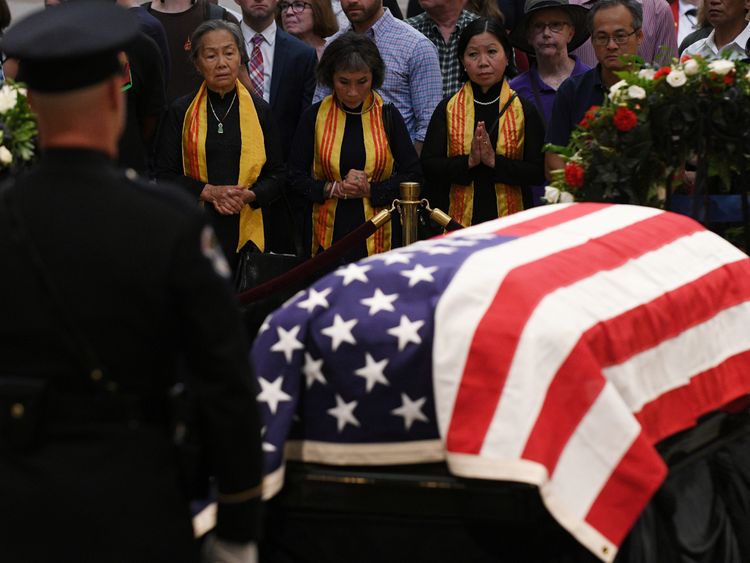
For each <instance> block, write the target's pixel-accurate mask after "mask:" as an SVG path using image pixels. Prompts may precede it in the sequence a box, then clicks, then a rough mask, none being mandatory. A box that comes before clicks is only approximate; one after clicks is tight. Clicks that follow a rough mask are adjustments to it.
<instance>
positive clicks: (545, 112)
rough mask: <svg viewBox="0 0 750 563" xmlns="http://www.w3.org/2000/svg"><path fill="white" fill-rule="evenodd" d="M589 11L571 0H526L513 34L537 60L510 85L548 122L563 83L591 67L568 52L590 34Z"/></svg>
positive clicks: (512, 36)
mask: <svg viewBox="0 0 750 563" xmlns="http://www.w3.org/2000/svg"><path fill="white" fill-rule="evenodd" d="M586 12H587V10H586V9H585V8H583V7H581V6H578V5H574V4H570V3H569V2H568V0H527V1H526V5H525V7H524V15H523V18H522V19H521V21H520V23H519V24H518V26H516V28H515V29H514V30H513V33H511V36H510V37H511V41H512V42H513V45H514V46H515V47H516V48H518V49H521V50H523V51H525V52H526V53H529V54H530V55H532V56H533V57H534V58H535V62H534V63H532V65H531V67H530V68H529V70H528V71H526V72H524V73H523V74H520V75H518V76H517V77H516V78H514V79H513V80H512V81H511V83H510V86H511V88H513V89H514V90H515V91H516V92H517V93H518V95H519V96H521V97H522V98H526V99H527V100H529V101H530V102H532V103H534V105H536V107H537V109H538V110H539V113H540V114H541V115H542V117H543V118H544V121H545V123H547V122H549V120H550V117H551V113H552V104H553V102H554V100H555V93H556V92H557V89H558V88H559V87H560V85H561V84H562V83H563V82H564V81H565V80H566V79H567V78H568V77H570V76H576V75H578V74H583V73H584V72H586V71H587V70H589V67H588V66H586V65H584V64H583V63H581V62H580V61H578V60H576V58H575V57H574V56H572V55H570V54H569V51H572V50H573V49H575V48H577V47H578V46H580V45H581V44H583V43H584V42H585V41H586V39H587V38H588V36H589V33H588V29H587V27H586Z"/></svg>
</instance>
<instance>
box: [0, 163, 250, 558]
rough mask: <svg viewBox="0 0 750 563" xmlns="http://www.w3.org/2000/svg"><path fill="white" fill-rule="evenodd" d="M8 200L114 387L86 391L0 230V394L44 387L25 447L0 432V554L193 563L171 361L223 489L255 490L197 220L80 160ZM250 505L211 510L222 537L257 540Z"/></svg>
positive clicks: (229, 333)
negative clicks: (17, 383)
mask: <svg viewBox="0 0 750 563" xmlns="http://www.w3.org/2000/svg"><path fill="white" fill-rule="evenodd" d="M11 197H12V201H13V202H14V204H15V207H16V208H17V209H18V210H19V212H20V214H21V215H22V216H23V217H25V223H26V226H27V230H28V231H29V232H30V236H31V238H32V239H33V240H34V241H35V242H36V246H37V247H38V248H39V253H40V254H41V255H42V257H43V260H44V262H45V264H46V268H47V270H48V271H49V274H50V277H51V278H52V279H53V280H54V283H55V285H56V286H57V289H58V292H59V293H60V295H61V300H62V301H63V302H64V303H65V304H66V308H67V309H68V312H69V314H70V316H71V317H72V318H73V321H74V324H75V325H76V326H77V327H78V329H79V331H80V332H82V333H83V334H84V335H85V338H86V339H87V340H88V341H89V342H90V344H91V346H92V347H93V348H94V350H95V351H96V353H97V355H98V357H99V358H100V360H101V362H102V364H103V365H104V371H105V375H106V377H107V379H108V380H109V381H110V382H111V383H113V384H114V385H115V386H116V390H115V392H113V393H104V391H102V390H100V389H98V388H96V387H94V386H93V385H92V383H91V380H90V377H89V373H88V372H87V371H85V370H83V369H82V368H81V365H80V362H79V361H78V357H79V354H77V353H76V352H75V351H74V350H75V348H74V347H73V345H70V344H68V342H67V340H66V338H65V336H64V335H65V334H69V333H70V331H68V330H67V328H66V325H65V323H64V322H63V321H62V319H61V315H60V314H59V313H58V310H57V309H56V308H55V307H54V306H53V305H52V304H51V302H50V299H49V297H48V293H47V292H46V291H45V290H44V289H43V287H44V286H43V285H42V284H41V283H40V282H39V281H38V278H37V275H36V273H35V271H34V270H33V269H32V267H31V265H30V261H29V257H28V252H26V251H25V249H19V248H18V247H17V246H16V245H14V244H13V242H12V236H11V233H10V230H9V227H8V221H7V220H6V219H5V218H3V219H2V220H0V261H2V264H3V266H4V270H3V271H4V274H3V275H2V276H0V393H3V392H5V391H7V389H6V387H4V386H3V385H2V384H4V383H5V382H7V381H8V380H7V378H8V377H9V376H26V377H39V378H43V379H44V380H47V381H49V383H50V385H51V389H50V394H49V395H48V396H47V403H46V404H45V407H46V408H45V412H46V415H47V419H46V421H45V422H46V425H45V427H44V431H43V432H42V434H41V437H40V445H39V446H38V447H37V448H36V449H32V450H28V451H11V450H10V449H9V448H8V446H7V442H5V441H4V438H3V436H2V433H0V498H2V510H0V545H1V546H2V559H3V560H4V561H122V562H125V561H144V562H157V561H158V562H162V561H196V560H197V554H196V553H195V549H194V546H193V543H194V542H193V537H192V536H193V534H192V526H191V519H190V512H189V506H188V501H187V499H186V498H185V496H184V494H183V491H182V487H181V484H180V479H179V475H178V466H177V463H176V455H175V449H174V446H173V444H172V440H171V437H170V435H169V432H168V419H169V418H170V414H169V410H168V407H167V392H168V389H169V388H170V387H171V386H172V385H173V384H174V383H175V381H176V380H177V379H178V375H179V374H181V373H182V371H181V368H180V366H183V367H186V368H187V370H188V371H189V374H190V379H189V380H188V381H189V385H190V388H191V390H192V393H193V396H194V398H195V400H196V404H197V408H198V412H199V413H200V414H199V416H200V421H201V428H202V430H203V431H204V433H205V436H206V439H207V442H208V443H209V444H210V451H209V453H210V461H211V465H212V467H213V469H214V471H215V474H216V476H217V479H218V483H219V488H220V490H222V492H224V493H239V492H241V491H245V490H247V489H251V488H253V487H255V486H257V485H258V483H259V481H260V434H259V432H260V427H259V422H258V415H257V407H256V403H255V397H254V391H253V390H252V380H251V378H252V372H251V368H250V366H249V365H248V362H247V347H246V344H245V340H244V338H243V332H242V326H241V321H240V319H239V316H238V313H237V311H236V305H235V301H234V296H233V295H232V291H231V288H230V287H229V284H228V283H227V281H226V280H225V279H223V278H221V277H220V276H219V275H217V272H216V269H215V267H213V266H212V264H214V265H215V264H216V261H215V253H214V254H212V253H211V249H210V248H209V247H207V246H206V236H205V233H206V229H207V225H206V222H205V217H204V216H203V214H202V213H200V212H199V211H198V209H196V207H195V205H194V203H193V202H192V201H190V200H189V199H188V198H186V197H185V196H184V195H183V194H182V193H180V191H179V190H178V189H176V188H170V187H166V186H159V187H157V186H153V185H152V184H148V183H146V182H145V181H142V180H138V179H135V180H134V179H130V178H129V177H127V176H126V174H125V173H124V172H123V171H122V170H120V169H118V168H116V167H115V165H114V163H113V162H112V161H111V160H110V159H109V158H108V157H107V156H106V155H104V154H103V153H99V152H95V151H89V150H79V149H55V150H50V151H48V152H47V153H45V154H43V155H42V157H41V159H40V161H39V162H38V164H37V165H36V166H35V167H34V168H33V169H32V170H31V171H29V172H28V173H26V174H24V175H23V176H22V177H20V178H18V179H17V180H16V181H15V186H13V188H12V191H11ZM212 256H213V257H214V260H213V261H212V259H211V257H212ZM3 400H7V397H5V398H4V399H3ZM126 405H127V408H124V407H125V406H126ZM258 505H259V502H258V499H257V498H256V499H254V500H250V501H248V502H244V503H239V504H232V505H220V508H219V511H220V512H221V513H222V516H220V517H219V533H220V534H221V535H223V536H224V537H226V538H227V539H232V538H233V539H234V540H236V541H250V540H252V539H254V538H255V537H256V534H257V519H258V517H259V516H258V509H259V506H258Z"/></svg>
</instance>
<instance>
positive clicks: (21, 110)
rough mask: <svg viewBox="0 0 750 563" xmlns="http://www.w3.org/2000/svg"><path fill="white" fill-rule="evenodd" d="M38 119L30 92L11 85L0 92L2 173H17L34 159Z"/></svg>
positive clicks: (2, 88)
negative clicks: (22, 166)
mask: <svg viewBox="0 0 750 563" xmlns="http://www.w3.org/2000/svg"><path fill="white" fill-rule="evenodd" d="M36 135H37V126H36V118H35V117H34V114H33V113H32V112H31V109H30V108H29V103H28V100H27V99H26V89H25V88H23V87H22V86H21V85H20V84H16V83H14V82H10V81H7V82H5V83H4V84H3V85H2V87H1V88H0V170H4V169H15V168H17V167H18V166H19V165H21V164H23V163H26V162H29V161H31V159H32V158H33V157H34V151H35V141H36Z"/></svg>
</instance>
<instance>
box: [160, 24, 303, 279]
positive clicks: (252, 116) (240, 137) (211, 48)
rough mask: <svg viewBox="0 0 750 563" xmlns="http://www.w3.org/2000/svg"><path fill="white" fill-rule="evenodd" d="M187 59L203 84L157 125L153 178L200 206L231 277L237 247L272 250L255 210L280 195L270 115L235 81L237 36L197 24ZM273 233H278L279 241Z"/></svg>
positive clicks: (228, 28)
mask: <svg viewBox="0 0 750 563" xmlns="http://www.w3.org/2000/svg"><path fill="white" fill-rule="evenodd" d="M191 45H192V47H191V52H190V55H191V57H192V59H193V62H194V63H195V66H196V68H197V69H198V71H199V72H200V74H201V76H203V78H204V80H203V83H202V84H201V86H200V87H199V88H198V91H197V92H195V93H192V94H188V95H187V96H183V97H182V98H178V99H177V100H175V101H174V102H173V103H172V106H171V107H170V108H169V112H168V114H167V117H166V119H165V121H164V124H163V125H162V132H161V139H160V142H159V145H158V147H157V154H156V177H157V179H159V180H169V181H173V182H176V183H178V184H180V185H182V186H184V187H185V188H186V189H187V190H189V192H190V193H191V194H192V195H193V196H194V197H195V198H196V200H200V201H201V202H202V203H204V204H205V206H206V211H207V212H208V215H209V217H210V218H211V222H212V224H213V226H214V229H215V231H216V235H217V238H218V239H219V243H220V245H221V247H222V250H223V251H224V254H225V255H226V257H227V259H228V260H229V263H230V265H231V266H232V268H233V269H234V267H235V266H236V264H237V261H238V255H237V252H238V251H239V250H240V249H241V248H242V247H243V246H244V245H245V244H251V245H253V246H252V247H251V248H252V249H253V250H259V251H261V252H263V251H265V250H274V247H273V238H274V237H273V235H272V233H271V231H270V230H269V229H270V225H268V224H267V222H265V221H264V220H263V208H264V207H265V206H266V205H268V204H270V203H271V202H273V201H274V200H275V199H277V198H278V197H279V196H280V195H281V190H282V188H283V185H284V179H285V175H284V165H283V162H282V155H281V142H280V140H279V137H278V132H277V131H276V129H275V128H274V126H273V123H272V121H271V108H270V106H269V105H268V104H267V103H266V102H264V101H263V100H262V99H260V98H258V97H256V96H255V95H253V94H251V93H250V92H248V90H247V89H246V88H245V87H244V86H243V85H242V84H241V83H240V82H239V80H238V79H237V77H238V73H239V69H240V64H241V61H242V59H243V58H244V41H243V39H242V32H241V31H240V28H239V27H238V26H237V25H235V24H233V23H229V22H225V21H223V20H209V21H206V22H204V23H202V24H200V25H199V26H198V27H197V28H196V30H195V32H193V35H192V37H191ZM284 228H286V229H287V230H288V228H289V227H288V226H286V227H283V226H282V227H281V231H280V233H282V234H283V233H284V230H283V229H284Z"/></svg>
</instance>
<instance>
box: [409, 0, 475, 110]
mask: <svg viewBox="0 0 750 563" xmlns="http://www.w3.org/2000/svg"><path fill="white" fill-rule="evenodd" d="M419 5H420V6H422V8H424V10H425V11H424V12H423V13H421V14H419V15H418V16H414V17H413V18H409V19H408V20H406V23H408V24H409V25H411V26H412V27H413V28H414V29H416V30H417V31H419V32H420V33H422V34H423V35H424V36H425V37H427V39H429V40H430V41H432V43H433V44H434V45H435V47H437V51H438V58H439V59H440V73H441V74H442V75H443V97H447V96H452V95H453V94H455V93H456V92H458V90H459V89H460V88H461V86H462V85H463V81H462V80H461V70H462V68H461V61H459V60H458V56H457V53H458V38H459V36H460V35H461V32H462V31H463V30H464V28H465V27H466V26H467V25H468V24H469V22H471V21H472V20H475V19H477V18H478V17H479V16H477V15H476V14H474V13H472V12H469V11H468V10H464V9H463V6H464V2H463V0H419Z"/></svg>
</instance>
